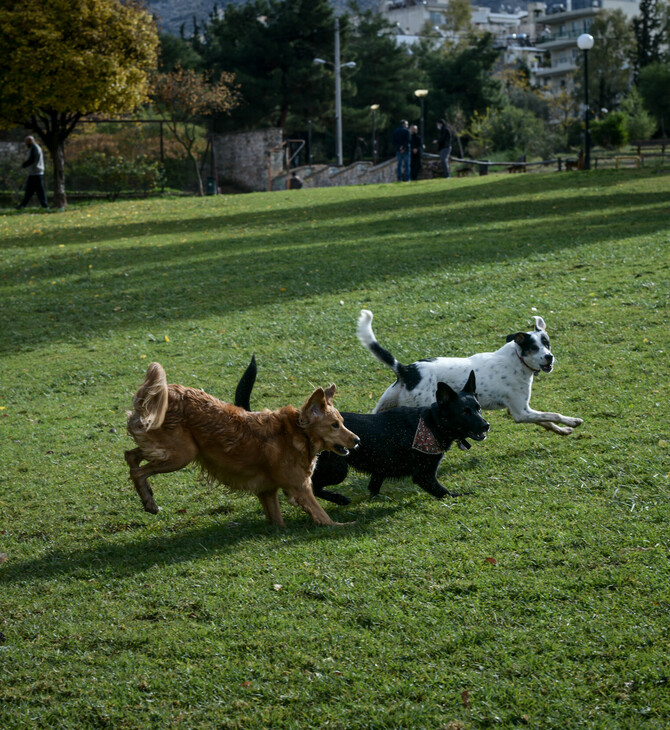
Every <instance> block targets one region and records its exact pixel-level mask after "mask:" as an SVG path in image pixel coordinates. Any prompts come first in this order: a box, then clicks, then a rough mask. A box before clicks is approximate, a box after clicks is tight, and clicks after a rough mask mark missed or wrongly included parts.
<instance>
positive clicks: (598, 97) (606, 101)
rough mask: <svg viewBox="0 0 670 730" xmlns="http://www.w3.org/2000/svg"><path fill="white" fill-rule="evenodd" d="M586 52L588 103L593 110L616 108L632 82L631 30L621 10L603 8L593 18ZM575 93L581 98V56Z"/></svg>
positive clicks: (576, 71)
mask: <svg viewBox="0 0 670 730" xmlns="http://www.w3.org/2000/svg"><path fill="white" fill-rule="evenodd" d="M590 33H591V35H592V36H593V39H594V44H593V48H592V49H591V50H590V51H588V54H589V103H590V106H591V107H592V108H594V109H603V108H605V109H609V110H611V109H616V108H617V107H618V106H619V103H620V102H621V100H622V99H623V97H624V96H625V95H626V92H627V91H628V87H629V86H630V82H631V66H630V62H629V59H630V56H631V53H632V49H633V46H634V43H635V38H634V36H633V31H632V28H631V26H630V24H629V23H628V20H627V19H626V16H625V15H624V14H623V12H622V11H621V10H604V11H602V12H600V13H598V14H597V15H596V16H595V18H594V19H593V24H592V25H591V30H590ZM575 93H576V95H577V99H579V100H581V99H583V98H584V57H583V54H582V53H580V54H579V55H578V56H577V69H576V70H575Z"/></svg>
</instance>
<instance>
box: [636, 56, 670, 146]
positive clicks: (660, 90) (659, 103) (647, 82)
mask: <svg viewBox="0 0 670 730" xmlns="http://www.w3.org/2000/svg"><path fill="white" fill-rule="evenodd" d="M638 88H639V90H640V94H642V98H643V99H644V103H645V105H646V107H647V109H649V111H650V112H651V113H652V114H653V115H654V116H655V117H656V119H657V120H658V126H659V127H660V128H661V134H662V135H663V136H664V137H665V136H666V134H667V132H668V131H670V94H668V89H670V63H650V64H649V65H648V66H645V67H644V68H643V69H642V70H641V71H640V79H639V82H638Z"/></svg>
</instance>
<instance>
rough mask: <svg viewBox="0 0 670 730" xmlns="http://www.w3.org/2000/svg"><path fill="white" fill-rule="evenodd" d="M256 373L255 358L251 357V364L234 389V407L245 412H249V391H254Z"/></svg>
mask: <svg viewBox="0 0 670 730" xmlns="http://www.w3.org/2000/svg"><path fill="white" fill-rule="evenodd" d="M257 372H258V369H257V367H256V356H255V355H252V356H251V362H250V363H249V365H248V366H247V369H246V370H245V371H244V374H243V375H242V377H241V378H240V382H239V383H238V384H237V388H235V405H236V406H239V407H240V408H244V410H245V411H250V410H251V391H252V390H253V389H254V383H255V382H256V374H257Z"/></svg>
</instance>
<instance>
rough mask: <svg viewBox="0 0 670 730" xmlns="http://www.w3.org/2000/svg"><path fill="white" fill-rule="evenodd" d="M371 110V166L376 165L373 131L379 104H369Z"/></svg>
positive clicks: (375, 138) (375, 142) (375, 133)
mask: <svg viewBox="0 0 670 730" xmlns="http://www.w3.org/2000/svg"><path fill="white" fill-rule="evenodd" d="M370 109H371V110H372V164H373V165H376V164H377V132H376V131H375V121H376V118H377V112H378V111H379V104H370Z"/></svg>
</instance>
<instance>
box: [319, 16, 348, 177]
mask: <svg viewBox="0 0 670 730" xmlns="http://www.w3.org/2000/svg"><path fill="white" fill-rule="evenodd" d="M314 63H328V61H326V60H324V59H323V58H315V59H314ZM342 66H344V67H345V68H354V66H356V62H355V61H349V62H348V63H340V19H339V18H335V61H334V63H333V67H334V69H335V145H336V150H337V164H338V166H339V167H342V165H343V164H344V162H343V158H342V79H341V73H340V70H341V68H342Z"/></svg>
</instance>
